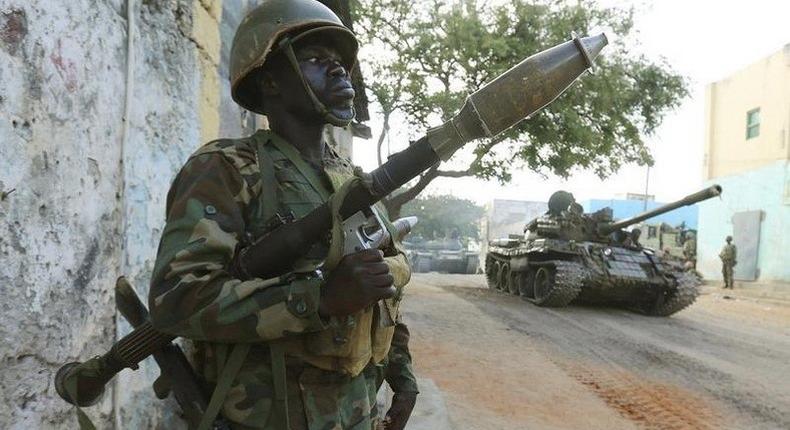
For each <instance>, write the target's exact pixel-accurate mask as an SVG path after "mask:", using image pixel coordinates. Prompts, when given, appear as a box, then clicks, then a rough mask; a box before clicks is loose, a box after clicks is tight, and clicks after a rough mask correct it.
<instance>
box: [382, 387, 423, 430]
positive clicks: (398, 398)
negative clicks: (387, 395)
mask: <svg viewBox="0 0 790 430" xmlns="http://www.w3.org/2000/svg"><path fill="white" fill-rule="evenodd" d="M416 403H417V393H395V395H394V396H393V397H392V406H390V410H389V411H387V416H386V417H385V418H384V429H385V430H403V429H404V428H406V423H407V422H408V421H409V417H410V416H411V411H412V410H414V405H415V404H416Z"/></svg>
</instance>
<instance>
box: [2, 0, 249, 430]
mask: <svg viewBox="0 0 790 430" xmlns="http://www.w3.org/2000/svg"><path fill="white" fill-rule="evenodd" d="M248 3H249V2H245V1H240V0H226V2H225V5H223V2H221V1H218V0H135V1H133V5H134V7H133V16H134V21H136V23H135V24H136V30H135V31H134V32H133V41H134V49H133V54H134V55H133V58H134V61H133V63H132V64H131V67H128V65H127V49H126V48H127V16H126V7H127V4H126V1H124V0H103V1H96V0H70V1H68V2H64V1H60V0H35V1H29V0H0V260H2V264H0V340H2V342H0V369H2V370H1V371H0V400H2V401H0V428H10V429H33V428H47V429H49V428H54V429H58V428H63V429H72V428H75V427H76V420H75V417H74V414H73V411H72V410H71V409H70V408H69V407H67V405H66V404H65V403H64V402H63V401H61V400H60V399H59V398H58V397H57V395H56V393H55V389H54V387H53V385H52V377H53V376H54V372H55V371H56V369H57V368H58V367H59V366H60V365H61V364H63V363H65V362H68V361H73V360H84V359H87V358H89V357H91V356H93V355H96V354H99V353H102V352H104V351H106V350H107V348H108V347H109V346H110V345H111V344H112V342H113V341H114V340H115V338H116V336H120V335H122V334H125V333H126V332H127V331H128V326H127V325H126V324H125V323H121V324H120V325H119V327H116V324H115V311H114V305H113V297H114V296H113V290H112V288H113V285H114V283H115V279H116V278H117V277H118V276H119V275H121V274H125V275H127V276H129V277H130V279H131V280H132V282H133V284H134V285H135V286H136V287H137V290H138V293H139V294H140V295H141V297H143V298H145V296H146V294H147V290H148V282H149V276H150V275H149V273H150V270H151V267H152V265H153V260H154V258H155V253H156V247H157V245H158V240H159V234H160V232H161V227H162V224H163V221H164V206H165V203H164V200H165V195H166V192H167V189H168V186H169V184H170V181H171V180H172V178H173V176H174V175H175V173H176V170H177V169H178V168H179V167H180V166H181V165H182V164H183V162H184V161H185V159H186V157H187V156H188V155H189V153H191V152H192V151H194V150H195V149H196V148H197V147H198V146H199V145H200V144H202V143H203V142H204V141H206V140H208V139H211V138H214V137H216V136H217V135H218V134H219V133H220V130H221V132H222V134H223V135H225V136H239V135H242V134H245V130H243V129H242V123H243V122H242V119H243V117H242V113H241V111H240V109H239V108H238V107H235V105H233V104H232V102H231V101H230V99H229V97H227V98H224V97H223V96H222V95H221V94H222V92H223V91H226V90H225V89H224V88H223V85H226V84H224V81H225V80H226V77H225V76H223V74H222V71H221V69H222V67H221V66H220V63H221V55H220V54H221V52H222V51H224V50H226V49H227V50H229V48H225V46H226V45H227V46H229V44H230V42H231V41H230V40H227V37H228V36H227V34H228V33H229V32H228V31H227V30H223V31H222V32H221V31H220V29H226V28H233V29H235V27H236V24H237V21H238V19H240V17H241V16H243V13H244V11H245V10H234V13H233V14H229V16H230V17H231V18H232V19H234V20H236V22H225V21H223V7H228V6H227V4H230V6H231V7H234V6H235V7H237V8H246V7H248ZM230 37H231V38H232V32H230ZM129 71H131V72H132V75H133V77H134V79H132V85H131V87H130V88H131V92H130V93H129V95H130V97H131V103H130V107H131V109H130V112H129V118H128V120H129V123H128V124H129V130H128V138H127V139H126V141H125V142H124V113H125V110H124V107H125V102H126V95H127V85H126V80H127V76H128V75H127V73H128V72H129ZM225 75H226V73H225ZM220 112H221V113H222V114H221V115H220ZM12 189H15V191H13V192H12V193H10V194H8V195H6V193H7V192H8V191H10V190H12ZM144 301H145V300H144ZM157 373H158V371H156V368H155V365H154V364H153V362H152V361H151V360H150V359H149V360H148V361H146V362H145V365H144V366H143V367H142V369H141V370H140V371H138V372H131V371H125V372H123V373H122V374H121V377H120V378H118V380H117V381H118V382H117V384H115V386H114V387H112V388H113V389H111V390H110V391H109V392H108V393H107V394H106V395H105V397H104V399H103V401H102V402H101V403H100V404H99V405H98V406H96V407H91V408H87V409H86V411H88V413H89V414H90V415H91V416H92V417H93V418H94V420H95V421H96V422H97V424H98V426H99V428H116V427H118V425H120V426H121V427H123V428H174V427H176V426H177V424H178V423H177V420H175V418H174V416H173V411H174V410H175V408H174V406H173V405H172V404H168V403H167V402H160V401H158V400H155V399H154V396H153V393H152V391H151V389H150V384H151V382H152V381H153V378H154V377H155V376H156V374H157ZM114 411H117V414H116V413H114Z"/></svg>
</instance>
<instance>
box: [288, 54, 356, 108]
mask: <svg viewBox="0 0 790 430" xmlns="http://www.w3.org/2000/svg"><path fill="white" fill-rule="evenodd" d="M295 52H296V59H297V60H298V62H299V68H300V69H301V71H302V75H303V76H304V78H305V80H306V81H307V84H308V85H310V88H311V89H312V90H313V92H314V93H315V95H316V97H318V100H320V101H321V103H323V104H324V105H325V106H326V107H327V108H328V109H329V110H330V111H331V112H332V113H333V114H334V115H335V116H337V117H339V118H342V119H348V120H351V119H353V118H354V96H355V93H354V88H353V86H352V85H351V76H350V74H349V72H348V71H347V70H346V68H345V67H344V66H343V61H342V57H341V56H340V53H339V52H338V51H337V50H336V49H334V48H332V47H330V46H326V45H322V44H318V43H309V44H304V45H302V46H300V47H297V48H296V50H295Z"/></svg>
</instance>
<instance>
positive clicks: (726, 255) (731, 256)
mask: <svg viewBox="0 0 790 430" xmlns="http://www.w3.org/2000/svg"><path fill="white" fill-rule="evenodd" d="M719 258H720V259H721V275H722V277H723V278H724V288H730V289H732V288H733V286H734V283H735V282H734V280H733V272H734V270H733V269H734V268H735V265H736V264H738V261H737V259H738V249H737V248H736V247H735V245H733V244H732V243H731V242H727V244H726V245H724V247H723V248H722V249H721V252H720V253H719Z"/></svg>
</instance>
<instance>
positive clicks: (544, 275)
mask: <svg viewBox="0 0 790 430" xmlns="http://www.w3.org/2000/svg"><path fill="white" fill-rule="evenodd" d="M533 285H534V287H533V288H532V291H533V292H534V294H535V303H536V304H538V305H544V304H545V302H546V300H547V299H549V298H550V297H551V290H553V289H554V268H553V267H548V266H544V267H541V268H539V269H538V271H537V272H535V278H534V281H533Z"/></svg>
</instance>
